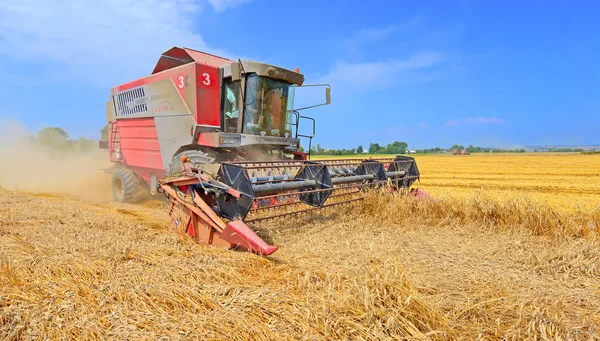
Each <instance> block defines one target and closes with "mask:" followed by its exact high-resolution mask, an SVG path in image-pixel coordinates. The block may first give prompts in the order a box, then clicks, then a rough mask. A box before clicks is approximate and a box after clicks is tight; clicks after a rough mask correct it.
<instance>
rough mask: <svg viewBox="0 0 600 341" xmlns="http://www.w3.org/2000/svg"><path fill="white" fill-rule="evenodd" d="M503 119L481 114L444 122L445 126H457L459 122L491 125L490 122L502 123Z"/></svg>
mask: <svg viewBox="0 0 600 341" xmlns="http://www.w3.org/2000/svg"><path fill="white" fill-rule="evenodd" d="M504 122H505V121H504V119H501V118H498V117H496V116H492V117H483V116H477V117H468V118H466V119H455V120H450V121H448V122H446V123H444V126H445V127H453V126H457V125H459V124H478V125H492V124H504Z"/></svg>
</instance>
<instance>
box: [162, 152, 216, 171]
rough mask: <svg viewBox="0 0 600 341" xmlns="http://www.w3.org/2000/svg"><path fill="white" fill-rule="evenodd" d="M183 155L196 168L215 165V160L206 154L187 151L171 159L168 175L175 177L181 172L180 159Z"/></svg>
mask: <svg viewBox="0 0 600 341" xmlns="http://www.w3.org/2000/svg"><path fill="white" fill-rule="evenodd" d="M184 155H185V156H187V157H188V159H190V160H191V161H192V163H193V164H195V165H196V166H199V165H206V164H211V163H215V158H214V157H213V156H212V155H210V154H208V153H206V152H203V151H201V150H187V151H183V152H181V153H179V154H177V155H175V156H174V157H173V158H172V159H171V163H170V164H169V171H168V174H170V175H175V174H180V173H182V172H183V169H182V164H181V157H182V156H184Z"/></svg>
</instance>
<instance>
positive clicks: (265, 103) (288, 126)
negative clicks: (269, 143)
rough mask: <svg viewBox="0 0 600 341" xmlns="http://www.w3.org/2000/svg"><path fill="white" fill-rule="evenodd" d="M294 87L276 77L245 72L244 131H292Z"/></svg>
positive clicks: (269, 133) (275, 133)
mask: <svg viewBox="0 0 600 341" xmlns="http://www.w3.org/2000/svg"><path fill="white" fill-rule="evenodd" d="M293 105H294V87H292V86H290V84H288V83H284V82H280V81H278V80H274V79H270V78H265V77H260V76H257V75H256V74H250V75H248V78H247V80H246V92H245V93H244V128H243V133H244V134H253V135H267V136H285V137H291V134H292V112H293V111H292V107H293Z"/></svg>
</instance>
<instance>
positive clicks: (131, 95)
mask: <svg viewBox="0 0 600 341" xmlns="http://www.w3.org/2000/svg"><path fill="white" fill-rule="evenodd" d="M147 92H148V91H147V89H146V86H145V85H143V86H140V87H137V88H133V89H129V90H125V91H123V92H119V93H118V94H116V95H115V96H114V101H115V109H116V113H117V115H116V116H117V117H127V116H131V115H136V114H141V113H145V112H147V111H148V104H147V103H146V102H147V101H148V98H147V97H146V93H147Z"/></svg>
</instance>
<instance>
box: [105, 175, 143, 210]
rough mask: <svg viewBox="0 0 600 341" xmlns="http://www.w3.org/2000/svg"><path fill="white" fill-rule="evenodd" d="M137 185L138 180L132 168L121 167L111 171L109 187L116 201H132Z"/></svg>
mask: <svg viewBox="0 0 600 341" xmlns="http://www.w3.org/2000/svg"><path fill="white" fill-rule="evenodd" d="M138 186H139V180H138V178H137V175H136V174H135V172H134V171H133V170H131V169H129V168H123V169H119V170H117V171H116V172H114V173H113V176H112V182H111V187H112V193H113V198H115V201H116V202H128V203H131V202H133V201H134V198H135V195H136V193H137V190H138Z"/></svg>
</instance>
